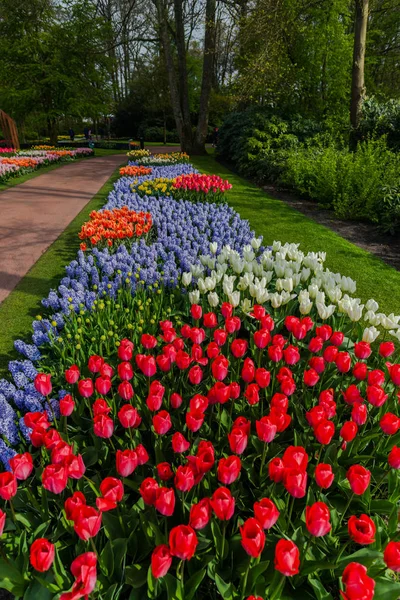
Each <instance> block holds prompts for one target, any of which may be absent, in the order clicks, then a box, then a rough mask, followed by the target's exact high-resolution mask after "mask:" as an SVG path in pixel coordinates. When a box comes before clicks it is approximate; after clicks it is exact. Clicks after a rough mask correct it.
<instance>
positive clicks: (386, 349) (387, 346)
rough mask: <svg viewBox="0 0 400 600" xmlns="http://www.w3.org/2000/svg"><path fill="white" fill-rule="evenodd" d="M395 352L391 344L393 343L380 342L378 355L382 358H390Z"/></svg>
mask: <svg viewBox="0 0 400 600" xmlns="http://www.w3.org/2000/svg"><path fill="white" fill-rule="evenodd" d="M395 350H396V347H395V345H394V344H393V342H382V343H381V344H380V345H379V354H380V355H381V356H383V357H384V358H388V357H389V356H391V355H392V354H393V353H394V351H395Z"/></svg>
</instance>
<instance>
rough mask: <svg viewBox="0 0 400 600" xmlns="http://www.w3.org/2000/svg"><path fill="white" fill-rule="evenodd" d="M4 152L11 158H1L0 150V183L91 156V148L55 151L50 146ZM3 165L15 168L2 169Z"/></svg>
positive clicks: (1, 152) (9, 149)
mask: <svg viewBox="0 0 400 600" xmlns="http://www.w3.org/2000/svg"><path fill="white" fill-rule="evenodd" d="M6 150H7V151H10V152H7V154H10V153H13V156H12V157H9V156H2V154H3V151H2V150H1V149H0V181H7V180H8V179H9V178H10V177H12V176H15V175H17V176H18V175H23V174H25V173H29V172H31V171H33V170H36V169H38V168H39V167H41V166H43V165H49V164H52V163H55V162H64V161H70V160H75V159H76V158H81V157H85V156H91V155H92V154H93V150H92V149H91V148H77V149H75V150H74V149H66V150H56V149H53V147H51V146H34V147H33V149H31V150H20V151H18V152H16V151H15V150H13V149H12V148H8V149H6ZM5 165H14V166H15V168H13V169H7V168H4V166H5Z"/></svg>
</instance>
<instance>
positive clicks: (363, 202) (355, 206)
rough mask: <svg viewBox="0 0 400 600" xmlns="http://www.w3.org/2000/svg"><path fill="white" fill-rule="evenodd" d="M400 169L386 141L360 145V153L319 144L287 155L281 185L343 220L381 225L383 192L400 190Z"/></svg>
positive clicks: (306, 146) (399, 162) (300, 147)
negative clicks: (387, 188) (365, 220)
mask: <svg viewBox="0 0 400 600" xmlns="http://www.w3.org/2000/svg"><path fill="white" fill-rule="evenodd" d="M399 167H400V157H399V156H398V155H397V154H395V153H394V152H391V151H390V150H389V149H388V147H387V145H386V140H385V139H384V138H381V139H380V140H376V141H374V140H370V141H368V142H365V143H362V144H359V145H358V148H357V151H356V152H351V151H350V150H349V149H348V148H347V147H345V146H343V145H342V146H341V147H338V146H337V145H335V144H333V143H330V144H328V145H323V144H321V143H320V141H319V140H316V142H315V143H313V144H310V143H309V144H307V145H301V146H299V147H298V148H296V149H294V150H292V151H289V152H288V153H287V156H286V165H285V170H284V172H283V174H282V176H281V181H282V182H283V183H285V184H286V185H289V186H290V187H291V188H292V189H294V190H295V191H296V192H300V193H301V194H303V195H306V196H308V197H309V198H311V199H312V200H316V201H318V202H319V203H320V204H323V205H324V206H327V207H329V208H333V209H334V211H335V214H336V215H337V216H338V217H340V218H344V219H360V218H361V219H367V220H370V221H373V222H380V221H381V220H382V219H383V218H384V216H383V212H384V211H383V210H382V200H383V197H384V192H383V189H384V187H385V186H386V187H392V186H397V184H398V181H399V172H400V171H399Z"/></svg>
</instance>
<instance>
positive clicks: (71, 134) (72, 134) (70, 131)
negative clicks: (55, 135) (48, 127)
mask: <svg viewBox="0 0 400 600" xmlns="http://www.w3.org/2000/svg"><path fill="white" fill-rule="evenodd" d="M68 133H69V137H70V138H71V142H73V141H74V139H75V131H74V130H73V129H72V127H71V128H70V130H69V131H68Z"/></svg>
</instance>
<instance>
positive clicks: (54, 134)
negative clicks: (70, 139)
mask: <svg viewBox="0 0 400 600" xmlns="http://www.w3.org/2000/svg"><path fill="white" fill-rule="evenodd" d="M47 130H48V133H49V138H50V144H51V145H52V146H56V145H57V139H58V124H57V119H56V118H55V117H47Z"/></svg>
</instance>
